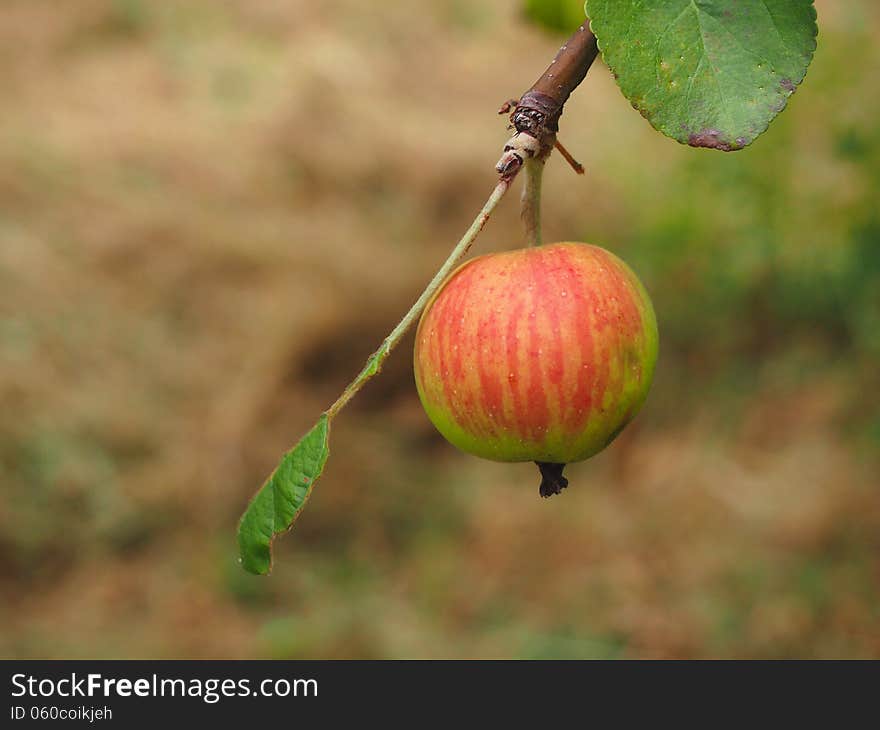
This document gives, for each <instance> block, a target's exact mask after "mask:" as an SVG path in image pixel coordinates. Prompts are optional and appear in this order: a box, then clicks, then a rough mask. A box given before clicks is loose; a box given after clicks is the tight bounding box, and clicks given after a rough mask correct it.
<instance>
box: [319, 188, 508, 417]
mask: <svg viewBox="0 0 880 730" xmlns="http://www.w3.org/2000/svg"><path fill="white" fill-rule="evenodd" d="M516 172H517V171H514V172H513V174H512V175H502V177H501V179H500V180H499V181H498V184H497V185H496V186H495V189H494V190H493V191H492V194H491V195H490V196H489V199H488V200H487V201H486V204H485V205H484V206H483V209H482V210H481V211H480V212H479V213H478V214H477V217H476V218H475V219H474V222H473V223H471V227H470V228H468V229H467V231H466V232H465V234H464V235H463V236H462V237H461V240H460V241H459V242H458V243H457V244H456V245H455V248H453V249H452V252H451V253H450V254H449V256H448V257H447V259H446V261H445V262H444V263H443V265H442V266H441V267H440V269H439V270H438V271H437V273H436V274H435V275H434V278H433V279H431V281H430V283H429V284H428V286H427V287H425V290H424V291H423V292H422V293H421V295H420V296H419V298H418V299H417V300H416V302H415V304H413V305H412V307H410V309H409V311H408V312H407V313H406V314H405V315H404V316H403V319H402V320H400V322H399V323H398V324H397V326H396V327H395V328H394V329H393V330H391V333H390V334H389V335H388V336H387V337H386V338H385V339H384V340H382V344H381V345H379V348H378V349H377V350H376V351H375V352H374V353H373V354H372V355H370V357H369V359H368V360H367V363H366V365H365V366H364V368H363V370H361V372H360V373H359V374H358V376H357V377H356V378H355V379H354V380H352V381H351V383H349V385H348V387H347V388H346V389H345V390H344V391H342V395H340V396H339V398H337V399H336V402H335V403H333V405H332V406H330V407H329V408H328V409H327V411H326V413H327V416H328V417H329V418H333V416H335V415H336V414H337V413H339V411H341V410H342V409H343V408H344V407H345V404H346V403H348V401H350V400H351V399H352V398H353V397H354V395H355V394H356V393H357V392H358V391H359V390H360V389H361V388H362V387H363V385H364V383H366V382H367V381H368V380H369V379H370V378H372V377H373V376H374V375H375V374H376V373H377V372H379V368H380V367H381V366H382V363H383V362H384V361H385V358H387V357H388V354H389V353H390V352H391V350H393V349H394V346H395V345H397V343H398V342H400V340H401V338H402V337H403V336H404V335H405V334H406V333H407V331H408V330H409V328H410V327H412V326H413V324H415V322H416V321H417V320H418V318H419V317H420V316H421V314H422V310H424V308H425V306H426V305H427V304H428V302H429V301H430V299H431V297H433V296H434V294H435V293H436V292H437V291H438V290H439V289H440V287H441V286H442V285H443V283H444V282H445V281H446V277H447V276H449V274H450V273H452V270H453V269H454V268H455V266H456V265H457V264H458V262H459V261H461V259H462V258H463V257H464V255H465V254H466V253H467V252H468V251H469V250H470V247H471V246H472V245H473V243H474V241H476V240H477V236H478V235H480V231H482V230H483V227H484V226H485V225H486V222H487V221H488V220H489V217H490V216H491V215H492V211H494V210H495V208H496V207H497V205H498V203H500V202H501V199H502V198H503V197H504V194H505V193H506V192H507V191H508V190H509V189H510V184H511V183H512V182H513V178H514V177H515V176H516Z"/></svg>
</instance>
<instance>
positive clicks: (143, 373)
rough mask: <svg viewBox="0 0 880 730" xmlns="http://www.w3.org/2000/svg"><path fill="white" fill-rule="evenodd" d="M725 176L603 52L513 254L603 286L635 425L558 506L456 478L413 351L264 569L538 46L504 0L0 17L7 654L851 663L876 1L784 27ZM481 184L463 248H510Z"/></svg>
mask: <svg viewBox="0 0 880 730" xmlns="http://www.w3.org/2000/svg"><path fill="white" fill-rule="evenodd" d="M816 5H817V8H818V12H819V23H820V39H819V48H818V51H817V53H816V57H815V60H814V62H813V64H812V67H811V69H810V71H809V73H808V75H807V79H806V81H805V83H804V85H803V87H802V88H801V89H800V90H799V91H798V92H797V93H796V94H795V95H794V97H793V98H792V99H791V102H790V104H789V108H788V110H786V111H785V112H784V113H783V114H782V115H781V116H780V117H779V118H778V119H777V120H776V121H775V122H774V123H773V124H772V125H771V127H770V130H769V131H768V132H767V133H766V134H765V135H764V136H763V137H761V138H760V139H759V140H758V141H757V142H756V143H755V144H754V145H753V146H751V147H749V148H748V149H746V150H745V151H742V152H738V153H734V154H730V155H725V154H722V153H718V152H710V151H702V150H693V149H689V148H686V147H682V146H679V145H678V144H676V143H674V142H672V141H670V140H668V139H666V138H665V137H662V136H661V135H659V134H658V133H656V132H654V131H653V130H652V129H651V127H650V125H649V124H648V123H647V122H646V121H645V120H644V119H642V118H641V117H640V116H639V114H638V113H636V112H635V111H634V110H633V109H632V108H631V107H630V106H629V104H628V103H627V102H626V100H625V99H624V98H623V97H622V95H621V94H620V93H619V91H618V90H617V88H616V87H615V85H614V82H613V80H612V78H611V76H610V74H609V73H608V72H607V69H605V68H604V67H603V66H602V65H601V64H597V65H596V66H595V67H594V68H593V70H592V71H591V72H590V74H589V76H588V77H587V80H586V81H585V82H584V84H583V85H582V86H581V87H580V88H579V89H578V90H577V92H576V93H575V95H574V96H573V98H572V99H571V101H570V102H569V104H568V106H567V107H566V111H565V114H564V116H563V117H562V122H561V133H560V138H561V139H562V141H563V142H564V143H565V144H566V145H567V146H568V147H569V149H570V150H571V151H572V152H573V153H574V155H575V156H576V157H578V158H579V159H580V160H581V162H583V164H584V165H585V167H586V168H587V174H586V176H584V177H577V176H575V175H574V174H572V172H571V171H570V170H569V169H568V168H567V166H566V165H565V164H564V163H563V162H562V160H561V159H560V158H559V157H558V155H557V156H554V157H553V158H552V160H551V163H550V165H549V166H548V170H547V174H546V175H545V189H546V193H545V208H544V218H545V237H546V238H547V240H550V241H552V240H564V239H575V240H578V239H580V240H585V241H589V242H592V243H597V244H600V245H603V246H606V247H608V248H610V249H611V250H613V251H615V252H616V253H618V254H619V255H621V256H622V257H623V258H625V259H626V260H627V261H628V262H629V263H630V264H631V265H632V266H633V267H634V268H635V270H636V271H637V272H639V274H640V275H641V277H642V278H643V280H644V281H645V283H646V285H647V287H648V289H649V291H650V292H651V294H652V296H653V299H654V304H655V308H656V310H657V314H658V319H659V324H660V331H661V356H660V363H659V369H658V373H657V378H656V381H655V384H654V388H653V391H652V394H651V396H650V398H649V399H648V403H647V404H646V407H645V409H644V411H643V412H642V414H641V415H640V416H639V418H638V419H637V421H636V422H635V423H634V424H633V425H632V426H631V427H630V428H629V429H628V430H627V431H626V432H625V435H623V436H622V437H621V438H620V439H618V440H617V441H616V442H615V443H614V445H613V446H612V447H610V448H609V449H608V450H607V451H606V452H604V453H603V454H601V455H600V456H598V457H596V458H594V459H592V460H590V461H588V462H585V463H582V464H577V465H573V466H571V467H570V468H569V470H568V471H569V476H570V478H571V481H572V486H571V487H570V488H569V489H568V490H567V491H566V492H565V493H564V494H562V495H561V496H560V497H556V498H553V499H550V500H541V499H540V498H539V497H538V494H537V484H538V482H537V478H536V477H537V473H536V470H535V469H534V468H533V467H532V466H531V465H505V464H494V463H490V462H483V461H480V460H477V459H473V458H470V457H467V456H464V455H462V454H460V453H458V452H456V451H455V450H454V449H453V448H452V447H451V446H449V445H447V444H446V443H445V442H444V441H443V440H442V439H441V438H440V437H439V436H438V435H437V434H436V433H435V432H434V430H433V428H432V427H431V425H430V423H429V422H428V420H427V418H426V417H425V416H424V414H423V413H422V411H421V408H420V405H419V403H418V399H417V396H416V392H415V387H414V384H413V380H412V374H411V358H410V354H409V352H408V350H409V349H410V347H411V340H407V341H406V342H405V343H404V345H402V346H401V348H400V349H399V350H398V351H397V352H396V353H395V354H394V355H393V356H392V357H391V358H390V359H389V361H388V364H387V366H386V368H385V371H384V372H383V373H382V375H381V376H380V377H378V378H377V379H376V380H374V381H373V382H372V383H371V384H370V385H369V386H368V387H367V388H366V389H365V390H364V392H363V393H362V394H361V395H360V396H359V397H358V398H357V399H356V400H355V401H354V402H353V403H352V405H351V406H350V407H349V408H348V409H347V410H346V411H345V412H344V413H343V415H342V416H341V417H340V418H339V419H338V420H337V422H336V423H335V425H334V431H333V438H332V443H331V446H332V455H331V458H330V461H329V464H328V468H327V470H326V472H325V475H324V477H323V479H322V481H321V483H320V484H319V485H318V487H317V488H316V490H315V493H314V495H313V497H312V499H311V500H310V502H309V506H308V509H307V510H306V511H305V512H304V514H303V516H302V518H301V520H300V521H299V523H298V524H297V527H296V529H295V530H294V532H293V533H291V534H289V535H286V536H284V537H283V538H281V539H279V540H278V541H277V543H276V567H275V571H274V574H273V575H272V576H271V577H270V578H268V579H266V578H256V577H252V576H249V575H246V574H245V573H243V572H242V571H241V570H240V569H239V567H238V565H237V562H236V559H237V555H236V544H235V527H236V523H237V520H238V517H239V515H240V513H241V512H242V510H243V508H244V506H245V504H246V503H247V500H248V499H249V498H250V496H251V495H252V493H253V492H254V491H255V490H256V488H257V486H258V485H259V484H260V483H261V481H262V480H263V479H264V478H265V476H266V475H267V474H268V473H269V472H270V471H271V469H272V468H273V467H274V466H275V464H276V463H277V461H278V458H279V457H280V455H281V453H282V452H283V451H284V450H286V449H287V448H288V447H289V446H290V445H291V444H292V443H293V442H294V441H295V440H296V439H297V438H298V437H299V436H300V435H301V434H302V433H303V432H304V431H305V430H306V429H307V428H308V427H309V426H310V425H311V424H312V423H313V421H314V420H315V418H316V417H317V415H318V414H319V413H320V411H321V410H323V409H324V408H325V407H327V406H328V405H329V403H330V402H332V400H333V399H334V398H335V396H336V395H337V394H338V392H339V391H340V390H341V388H342V387H343V386H344V385H345V384H346V383H347V382H348V380H349V379H350V378H351V377H352V376H353V375H354V374H355V373H356V372H357V371H358V370H359V368H360V366H361V365H362V363H363V361H364V360H365V358H366V357H367V355H368V354H369V353H370V352H371V351H372V350H373V349H374V347H375V346H376V345H377V344H378V343H379V342H380V340H381V339H382V337H384V335H385V334H386V333H387V331H388V330H389V329H390V327H391V326H392V325H393V324H394V323H396V321H397V319H398V318H399V317H400V315H401V314H402V313H403V311H404V310H405V308H406V307H408V306H409V304H410V303H411V302H412V300H413V299H414V297H415V296H416V295H417V294H418V293H419V292H420V291H421V289H422V287H423V285H424V284H425V282H426V281H427V280H428V279H429V278H430V276H431V275H432V274H433V272H434V271H435V269H436V268H437V266H438V265H439V263H440V262H441V261H442V260H443V259H444V258H445V255H446V252H447V251H448V250H449V249H450V248H451V247H452V245H453V244H454V242H455V241H456V240H457V239H458V237H459V236H460V235H461V233H462V232H463V231H464V229H465V228H466V227H467V225H468V224H469V223H470V220H471V219H472V217H473V215H474V214H475V213H476V211H477V210H478V209H479V207H480V206H481V205H482V203H483V201H484V200H485V198H486V196H487V195H488V193H489V191H490V190H491V188H492V186H493V184H494V180H495V175H494V172H493V165H494V163H495V161H496V159H497V158H498V156H499V153H500V147H501V145H502V144H503V142H504V140H505V139H506V136H507V133H506V130H505V120H504V119H503V118H500V117H498V116H496V114H495V110H496V109H497V106H498V104H499V103H500V102H501V101H503V100H504V99H506V98H509V97H511V96H516V95H518V94H520V93H521V92H522V91H524V90H525V89H526V88H528V86H529V85H530V84H531V83H532V81H533V80H534V79H535V78H536V77H537V76H538V74H539V73H540V72H541V71H542V70H543V69H544V68H545V66H546V65H547V63H548V62H549V60H550V58H552V56H553V54H554V53H555V51H556V49H557V47H558V45H559V43H560V42H561V40H560V37H559V36H558V35H553V34H552V33H550V32H548V31H546V30H543V29H541V28H539V27H538V26H536V25H535V24H534V23H531V22H529V21H528V20H527V19H526V17H525V15H524V12H523V4H522V3H520V2H516V1H515V0H479V1H473V2H471V1H465V0H434V1H433V2H428V3H410V2H405V1H404V0H387V1H386V2H382V3H363V2H350V1H349V0H337V1H336V2H333V3H315V2H305V1H304V0H224V1H220V0H174V1H170V0H169V1H168V2H148V1H147V0H117V1H115V2H111V1H108V0H78V2H76V3H72V2H67V3H59V2H57V0H3V2H2V5H0V89H2V95H3V99H4V104H3V112H2V114H0V626H2V628H0V655H2V656H4V657H270V658H275V657H277V658H282V657H284V658H288V657H289V658H301V657H302V658H305V657H318V658H330V657H380V658H381V657H441V658H447V657H449V658H455V657H501V658H504V657H524V658H543V657H561V658H575V657H804V658H808V657H880V367H878V366H880V205H878V202H880V201H878V194H880V126H878V122H877V120H878V118H880V84H878V82H877V79H878V77H880V46H878V45H877V43H876V37H877V35H878V32H880V7H878V4H877V3H876V2H874V1H873V0H853V1H852V2H847V3H840V2H833V1H832V0H817V2H816ZM521 240H522V238H521V232H520V225H519V220H518V206H517V204H516V200H515V195H511V196H510V197H509V198H508V200H506V201H505V202H504V204H503V206H502V208H501V210H500V211H499V213H498V214H497V215H496V217H495V218H494V219H493V220H492V221H491V222H490V224H489V226H488V227H487V229H486V231H485V232H484V234H483V236H482V237H481V239H480V241H479V243H478V247H477V250H478V251H480V252H486V251H492V250H501V249H505V248H511V247H516V246H519V245H521Z"/></svg>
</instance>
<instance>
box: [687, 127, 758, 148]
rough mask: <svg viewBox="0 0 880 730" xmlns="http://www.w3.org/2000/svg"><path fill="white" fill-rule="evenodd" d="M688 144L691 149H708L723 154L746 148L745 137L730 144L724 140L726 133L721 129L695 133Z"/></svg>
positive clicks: (689, 138)
mask: <svg viewBox="0 0 880 730" xmlns="http://www.w3.org/2000/svg"><path fill="white" fill-rule="evenodd" d="M688 144H689V145H690V146H691V147H707V148H709V149H713V150H721V151H722V152H733V151H734V150H738V149H740V148H742V147H745V142H744V138H743V137H739V138H737V139H736V141H735V142H729V141H727V140H726V139H724V132H722V131H721V130H719V129H704V130H702V131H700V132H693V133H691V135H690V136H689V137H688Z"/></svg>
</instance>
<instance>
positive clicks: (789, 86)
mask: <svg viewBox="0 0 880 730" xmlns="http://www.w3.org/2000/svg"><path fill="white" fill-rule="evenodd" d="M779 85H780V86H781V87H782V88H783V89H785V90H786V91H787V92H788V93H789V94H792V93H794V90H795V88H796V87H795V85H794V84H793V83H792V81H791V79H782V80H781V81H780V82H779Z"/></svg>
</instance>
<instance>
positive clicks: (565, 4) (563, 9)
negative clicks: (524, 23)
mask: <svg viewBox="0 0 880 730" xmlns="http://www.w3.org/2000/svg"><path fill="white" fill-rule="evenodd" d="M524 9H525V14H526V17H527V18H528V19H529V20H531V21H532V22H533V23H535V24H537V25H540V26H543V27H544V28H546V29H547V30H550V31H554V32H557V33H565V34H569V33H572V32H573V31H574V30H575V29H576V28H577V27H578V26H579V25H581V24H582V23H583V22H584V4H583V2H581V0H525V8H524Z"/></svg>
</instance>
